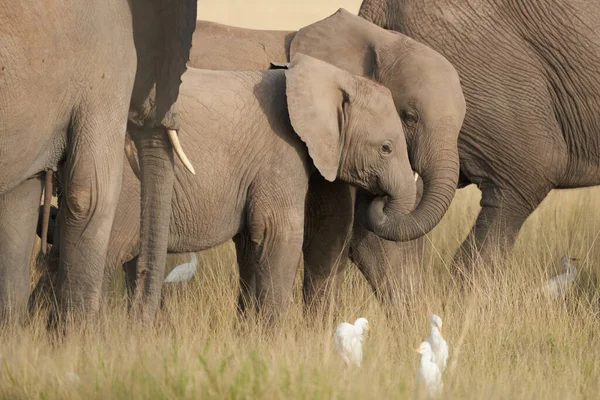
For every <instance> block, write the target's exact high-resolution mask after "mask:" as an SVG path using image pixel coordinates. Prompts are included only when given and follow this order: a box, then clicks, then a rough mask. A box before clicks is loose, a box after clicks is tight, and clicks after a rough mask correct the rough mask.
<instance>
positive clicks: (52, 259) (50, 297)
mask: <svg viewBox="0 0 600 400" xmlns="http://www.w3.org/2000/svg"><path fill="white" fill-rule="evenodd" d="M58 263H59V255H58V250H57V245H56V244H55V245H52V247H51V248H50V251H49V252H47V253H46V254H45V255H44V254H42V253H41V252H39V254H38V256H37V259H36V266H37V269H38V270H39V271H40V272H41V274H40V277H39V279H38V281H37V283H36V285H35V288H34V289H33V291H32V292H31V295H30V296H29V305H28V308H29V313H30V314H34V313H36V312H38V311H41V310H43V309H47V307H48V306H50V305H52V304H54V303H55V300H56V294H55V287H56V272H57V270H58Z"/></svg>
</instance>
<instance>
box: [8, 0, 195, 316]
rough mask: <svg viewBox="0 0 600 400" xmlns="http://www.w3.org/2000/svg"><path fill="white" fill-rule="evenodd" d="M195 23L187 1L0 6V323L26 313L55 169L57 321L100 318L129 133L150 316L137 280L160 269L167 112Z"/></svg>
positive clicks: (170, 117)
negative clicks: (137, 169)
mask: <svg viewBox="0 0 600 400" xmlns="http://www.w3.org/2000/svg"><path fill="white" fill-rule="evenodd" d="M195 20H196V1H192V0H174V1H166V0H164V1H163V0H154V1H150V2H148V1H143V0H108V1H105V2H101V3H98V2H92V3H89V2H82V1H75V0H69V1H57V0H50V1H45V2H43V3H40V2H35V1H31V0H25V1H20V2H18V3H14V4H13V3H10V2H5V3H4V4H3V5H2V6H0V21H3V22H2V24H0V38H1V39H0V121H2V122H1V123H0V171H2V172H1V173H0V254H2V257H1V258H0V320H1V321H2V322H6V321H8V320H11V319H13V318H14V319H18V318H20V317H21V316H22V315H23V314H24V312H25V310H26V305H27V298H28V294H29V268H28V267H29V258H30V255H31V250H32V248H33V240H34V237H35V226H36V220H37V210H38V205H39V199H40V193H41V190H42V183H41V179H40V178H41V175H42V174H43V173H44V172H45V171H48V170H56V169H57V168H58V167H59V166H60V167H61V168H62V169H63V170H64V175H63V176H64V177H65V181H64V182H63V184H64V187H65V193H64V201H63V204H62V206H63V207H62V208H61V212H60V215H59V224H60V226H61V227H62V228H61V230H60V231H61V235H60V243H59V246H60V262H59V264H58V275H57V276H58V278H57V287H56V289H57V292H56V295H57V300H58V301H57V303H58V306H59V312H60V315H61V316H65V315H66V314H67V312H69V311H74V312H75V313H74V316H90V315H93V314H94V313H95V312H96V311H97V309H98V307H99V299H100V294H101V286H102V285H101V284H100V282H102V273H103V269H104V264H105V257H106V248H107V243H108V238H109V234H110V230H111V225H112V221H113V218H114V213H115V207H116V205H117V200H118V197H119V189H120V181H121V176H122V169H123V168H122V160H123V157H122V151H123V145H124V137H125V130H126V125H129V129H130V130H131V131H132V132H133V137H134V139H135V143H136V146H137V148H138V151H139V154H140V163H141V167H142V187H143V189H142V207H141V208H142V221H143V222H142V228H141V236H142V244H141V248H142V254H143V257H142V258H143V259H142V261H141V262H140V271H141V275H142V277H143V278H146V279H145V280H144V289H145V290H144V294H145V298H144V301H143V304H144V305H145V307H144V308H143V311H144V314H145V315H148V316H151V315H152V314H153V310H154V309H155V308H156V305H157V304H158V298H159V291H158V293H157V290H158V289H159V288H160V286H158V285H157V284H156V283H155V280H153V279H152V276H153V275H152V274H146V273H145V271H152V270H153V268H154V267H156V266H158V268H157V269H160V268H161V267H162V265H163V264H164V258H165V255H164V254H165V253H166V237H165V236H166V229H162V228H161V227H162V226H163V224H164V221H166V224H167V226H168V220H169V213H170V201H171V198H170V194H171V190H172V182H173V159H172V158H173V156H172V147H171V143H170V142H169V139H168V138H167V132H171V133H170V137H171V140H172V141H173V143H174V144H175V147H178V146H177V143H178V142H177V140H176V135H174V134H173V132H174V130H176V129H178V118H177V114H176V109H175V106H176V100H177V96H178V90H179V84H180V76H181V74H182V73H183V72H184V71H185V68H186V66H185V63H186V61H187V60H188V58H189V48H190V46H191V37H192V33H193V31H194V28H195ZM136 59H137V62H136ZM179 150H180V149H179ZM184 158H185V157H184ZM151 227H152V231H150V228H151ZM163 241H164V246H163ZM155 244H158V245H155ZM161 246H163V247H164V248H161ZM161 278H162V276H161ZM158 282H159V283H160V280H159V281H158Z"/></svg>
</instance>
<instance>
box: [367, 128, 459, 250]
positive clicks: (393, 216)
mask: <svg viewBox="0 0 600 400" xmlns="http://www.w3.org/2000/svg"><path fill="white" fill-rule="evenodd" d="M447 136H448V135H447ZM455 136H456V135H453V137H455ZM435 137H444V136H442V135H439V134H436V136H435ZM413 149H414V150H415V151H414V152H411V153H412V154H413V155H414V156H413V157H412V159H413V160H416V161H415V163H414V164H413V168H414V169H415V170H416V171H417V172H418V173H419V174H420V175H421V179H422V180H423V196H422V198H421V201H420V202H419V204H418V206H417V207H416V208H415V209H414V210H413V211H412V212H411V213H409V214H406V213H403V212H399V210H401V202H400V200H399V199H398V197H396V196H387V197H385V198H384V197H376V198H375V199H374V200H373V201H372V202H371V204H370V205H369V211H368V216H367V224H368V226H369V229H371V230H372V231H373V232H374V233H375V234H377V235H378V236H380V237H382V238H384V239H386V240H392V241H396V242H406V241H410V240H414V239H417V238H419V237H421V236H423V235H425V234H426V233H428V232H429V231H431V230H432V229H433V228H434V227H435V226H436V225H437V224H438V223H439V222H440V220H441V219H442V217H443V216H444V214H445V213H446V211H447V210H448V207H450V203H451V202H452V199H453V198H454V193H455V192H456V184H457V182H458V173H459V162H458V150H457V147H456V142H454V143H452V144H447V145H445V146H444V145H443V146H440V148H438V147H437V146H436V147H435V148H433V149H432V148H431V146H428V148H427V147H421V148H420V147H419V146H415V147H413ZM421 150H422V151H421ZM432 151H435V156H433V155H432V154H429V152H432ZM419 153H427V154H419ZM425 160H437V161H436V162H435V163H427V162H426V161H425Z"/></svg>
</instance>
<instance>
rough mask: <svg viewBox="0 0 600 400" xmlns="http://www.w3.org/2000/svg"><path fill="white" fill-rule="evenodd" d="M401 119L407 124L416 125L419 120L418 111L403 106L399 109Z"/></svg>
mask: <svg viewBox="0 0 600 400" xmlns="http://www.w3.org/2000/svg"><path fill="white" fill-rule="evenodd" d="M400 116H401V117H402V121H404V123H405V124H406V125H408V126H413V125H416V124H417V123H418V122H419V113H418V112H417V110H414V109H411V108H405V109H403V110H402V111H401V115H400Z"/></svg>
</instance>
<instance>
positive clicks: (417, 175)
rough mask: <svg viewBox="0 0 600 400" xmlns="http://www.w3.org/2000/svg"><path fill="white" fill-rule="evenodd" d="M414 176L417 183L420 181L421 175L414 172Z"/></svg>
mask: <svg viewBox="0 0 600 400" xmlns="http://www.w3.org/2000/svg"><path fill="white" fill-rule="evenodd" d="M413 175H414V177H415V182H416V181H417V180H418V179H419V174H418V173H416V172H415V171H413Z"/></svg>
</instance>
